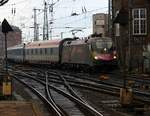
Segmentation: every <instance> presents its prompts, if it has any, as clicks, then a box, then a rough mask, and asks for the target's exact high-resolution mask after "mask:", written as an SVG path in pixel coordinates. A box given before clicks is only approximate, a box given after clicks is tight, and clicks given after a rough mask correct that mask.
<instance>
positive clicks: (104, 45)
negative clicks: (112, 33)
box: [92, 38, 112, 53]
mask: <svg viewBox="0 0 150 116" xmlns="http://www.w3.org/2000/svg"><path fill="white" fill-rule="evenodd" d="M111 47H112V41H111V40H110V39H107V38H105V39H101V40H97V41H95V42H93V43H92V49H93V50H94V51H96V52H105V53H106V52H108V50H109V49H110V48H111Z"/></svg>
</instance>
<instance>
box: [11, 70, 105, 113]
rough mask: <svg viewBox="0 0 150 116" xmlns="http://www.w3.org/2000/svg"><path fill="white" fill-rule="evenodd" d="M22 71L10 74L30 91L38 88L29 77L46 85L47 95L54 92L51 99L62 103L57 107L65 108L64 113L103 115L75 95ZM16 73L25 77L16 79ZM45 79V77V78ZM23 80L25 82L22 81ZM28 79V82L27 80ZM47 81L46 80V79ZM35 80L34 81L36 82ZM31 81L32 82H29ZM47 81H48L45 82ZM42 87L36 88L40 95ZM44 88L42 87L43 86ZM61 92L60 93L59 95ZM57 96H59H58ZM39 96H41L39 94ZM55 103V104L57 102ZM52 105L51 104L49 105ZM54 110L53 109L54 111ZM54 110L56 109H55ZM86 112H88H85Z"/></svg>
mask: <svg viewBox="0 0 150 116" xmlns="http://www.w3.org/2000/svg"><path fill="white" fill-rule="evenodd" d="M21 73H22V72H17V73H15V74H13V75H12V76H14V77H15V79H17V80H19V81H20V82H22V83H23V84H25V85H26V86H30V87H29V88H30V89H32V91H34V92H36V91H35V90H36V89H38V88H37V85H33V83H34V84H35V82H33V81H31V79H33V80H34V81H37V82H38V83H41V84H42V85H47V87H46V88H47V90H46V91H47V95H48V96H50V93H51V94H52V93H55V97H53V99H54V98H55V99H57V100H56V101H58V103H63V104H61V105H59V107H60V106H63V107H61V109H65V110H67V113H66V114H68V115H69V116H71V115H78V116H85V115H86V116H92V115H96V116H103V114H101V113H99V112H98V111H96V110H95V109H94V108H92V107H91V106H89V105H88V104H87V103H84V102H83V101H81V100H80V99H78V98H76V97H74V96H72V95H70V94H69V93H68V92H64V91H62V90H60V89H58V88H56V87H54V86H51V85H49V84H46V83H44V82H43V81H40V80H38V79H35V78H33V77H31V76H29V75H27V74H25V73H23V74H21ZM18 74H19V75H20V74H21V75H20V76H25V77H26V78H25V79H23V80H22V79H21V80H20V78H19V79H18V78H17V77H16V76H15V75H17V76H18ZM27 76H28V78H30V80H28V79H27ZM46 80H47V79H46ZM24 81H25V82H24ZM29 81H30V82H29ZM47 81H48V80H47ZM37 82H36V83H37ZM31 83H32V84H31ZM47 83H48V82H47ZM33 86H34V87H35V88H33ZM38 87H39V86H38ZM41 88H42V87H41V86H40V90H38V91H40V92H39V93H42V95H43V94H44V93H43V91H44V89H41ZM43 88H44V87H43ZM49 88H51V89H53V91H52V92H48V91H49V90H50V89H49ZM54 91H55V92H54ZM56 91H57V92H58V93H59V95H56ZM60 94H61V95H60ZM58 96H59V97H58ZM60 96H61V98H60ZM63 96H65V97H67V98H63V99H62V97H63ZM40 97H41V96H40ZM42 98H44V97H42ZM45 98H46V97H45ZM48 99H49V100H50V99H51V100H50V101H52V98H50V97H49V98H48ZM49 100H47V101H49ZM61 100H63V101H61ZM68 100H70V101H71V100H73V101H74V102H75V103H74V102H72V101H71V102H68ZM58 103H57V104H58ZM64 103H65V104H66V105H64ZM76 104H77V105H78V108H76V107H75V106H77V105H76ZM51 105H54V101H53V102H52V103H51ZM54 106H55V107H56V106H57V105H56V104H55V105H54ZM51 107H52V106H51ZM81 108H82V110H83V111H84V112H83V111H80V109H81ZM56 109H58V107H57V108H55V110H56ZM55 110H54V111H55ZM59 111H60V109H59V110H58V111H57V112H59ZM55 112H56V111H55ZM85 112H86V114H85ZM87 112H89V113H88V114H87ZM60 114H62V113H60Z"/></svg>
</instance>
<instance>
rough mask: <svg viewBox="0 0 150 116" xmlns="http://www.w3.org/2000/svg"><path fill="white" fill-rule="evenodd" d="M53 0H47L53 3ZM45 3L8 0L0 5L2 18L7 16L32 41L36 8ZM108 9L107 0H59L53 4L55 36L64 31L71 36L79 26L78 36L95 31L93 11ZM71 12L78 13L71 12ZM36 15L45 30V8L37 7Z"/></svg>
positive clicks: (103, 11)
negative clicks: (73, 14) (13, 10)
mask: <svg viewBox="0 0 150 116" xmlns="http://www.w3.org/2000/svg"><path fill="white" fill-rule="evenodd" d="M51 1H52V0H48V1H47V2H48V3H49V4H50V3H51ZM53 1H54V2H57V0H53ZM43 7H44V6H43V0H9V2H8V3H7V4H5V5H4V6H1V7H0V21H1V22H2V21H3V19H4V18H6V19H7V20H8V21H9V23H10V24H12V25H15V26H18V27H19V28H20V29H22V31H23V37H25V38H28V40H26V41H30V40H31V39H33V28H32V27H33V9H34V8H37V9H43ZM12 9H15V10H16V13H15V14H12ZM85 11H87V12H85ZM107 12H108V0H59V1H58V2H57V3H56V4H55V5H54V19H55V20H54V24H53V28H54V29H53V36H55V37H56V36H58V37H60V33H61V32H63V33H64V34H63V35H64V36H71V33H70V30H72V29H76V28H77V29H79V28H81V29H82V30H83V31H82V32H79V33H77V36H87V35H89V34H90V33H92V20H91V19H92V14H95V13H107ZM72 13H77V14H79V15H78V16H71V14H72ZM37 18H38V19H37V23H38V24H39V26H40V34H42V25H43V11H37ZM49 19H50V15H49ZM66 27H72V28H69V29H67V28H66ZM41 37H42V36H41Z"/></svg>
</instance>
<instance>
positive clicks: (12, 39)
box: [0, 26, 22, 59]
mask: <svg viewBox="0 0 150 116" xmlns="http://www.w3.org/2000/svg"><path fill="white" fill-rule="evenodd" d="M12 29H13V31H12V32H9V33H8V34H7V47H11V46H14V45H17V44H21V41H22V40H21V39H22V36H21V30H20V29H19V28H18V27H15V26H12ZM4 42H5V38H4V34H3V33H2V27H1V26H0V59H2V58H3V57H4V52H5V50H4V48H5V43H4Z"/></svg>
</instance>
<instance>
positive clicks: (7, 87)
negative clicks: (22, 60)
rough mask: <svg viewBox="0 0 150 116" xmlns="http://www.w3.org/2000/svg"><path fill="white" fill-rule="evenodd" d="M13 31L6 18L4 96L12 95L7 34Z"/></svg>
mask: <svg viewBox="0 0 150 116" xmlns="http://www.w3.org/2000/svg"><path fill="white" fill-rule="evenodd" d="M10 31H13V29H12V27H11V26H10V25H9V23H8V22H7V20H6V19H4V20H3V22H2V32H3V33H4V35H5V71H6V72H5V75H4V76H3V82H2V83H3V84H2V88H3V89H2V93H3V95H4V96H10V95H11V94H12V82H11V78H10V76H9V74H8V69H7V68H8V67H7V65H8V64H7V34H8V32H10Z"/></svg>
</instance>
